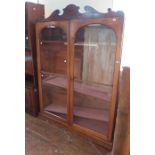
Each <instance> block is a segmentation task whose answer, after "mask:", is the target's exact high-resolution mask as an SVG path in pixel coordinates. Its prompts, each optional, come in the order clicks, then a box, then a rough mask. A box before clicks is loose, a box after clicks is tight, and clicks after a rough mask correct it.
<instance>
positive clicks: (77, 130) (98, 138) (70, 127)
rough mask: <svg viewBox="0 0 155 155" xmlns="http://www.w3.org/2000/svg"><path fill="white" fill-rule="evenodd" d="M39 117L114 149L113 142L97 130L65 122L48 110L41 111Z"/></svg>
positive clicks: (108, 148)
mask: <svg viewBox="0 0 155 155" xmlns="http://www.w3.org/2000/svg"><path fill="white" fill-rule="evenodd" d="M39 118H40V119H42V120H44V121H47V122H49V123H56V124H58V125H60V126H61V127H65V128H67V129H68V130H70V131H71V132H75V133H77V134H80V135H81V136H84V137H85V138H88V139H89V140H91V141H93V142H95V143H96V144H98V145H100V146H103V147H104V148H106V149H107V150H111V149H112V144H113V143H112V142H109V141H107V140H106V136H104V135H102V134H98V133H96V132H93V131H91V130H89V129H86V128H83V127H80V126H78V125H75V124H73V125H69V124H68V123H67V121H66V122H65V121H64V120H61V119H58V118H56V117H55V116H52V115H50V114H48V113H46V112H41V113H39Z"/></svg>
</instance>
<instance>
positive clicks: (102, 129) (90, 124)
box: [73, 117, 108, 134]
mask: <svg viewBox="0 0 155 155" xmlns="http://www.w3.org/2000/svg"><path fill="white" fill-rule="evenodd" d="M73 122H74V124H77V125H79V126H80V127H84V128H87V129H91V130H94V131H96V132H99V133H102V134H106V133H107V132H108V122H104V121H99V120H93V119H87V118H82V117H74V120H73Z"/></svg>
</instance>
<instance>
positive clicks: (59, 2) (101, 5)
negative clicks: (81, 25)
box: [38, 0, 113, 17]
mask: <svg viewBox="0 0 155 155" xmlns="http://www.w3.org/2000/svg"><path fill="white" fill-rule="evenodd" d="M38 1H39V3H41V4H44V5H45V17H48V16H49V15H50V14H51V13H52V12H53V11H54V10H56V9H59V10H60V11H61V13H62V9H63V8H65V7H66V6H67V5H68V4H75V5H77V6H80V8H83V7H84V6H85V5H90V6H92V7H93V8H95V9H97V10H98V11H101V12H106V11H107V8H112V6H113V0H38ZM80 12H83V9H80Z"/></svg>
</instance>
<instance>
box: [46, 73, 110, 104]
mask: <svg viewBox="0 0 155 155" xmlns="http://www.w3.org/2000/svg"><path fill="white" fill-rule="evenodd" d="M43 84H49V85H55V86H58V87H62V88H67V78H65V77H63V76H58V75H54V74H53V75H52V74H51V75H49V76H48V77H47V78H45V79H43ZM74 91H75V92H77V93H81V94H83V95H89V96H92V97H96V98H99V99H102V100H104V101H107V102H110V100H111V93H110V92H111V88H109V87H108V86H104V87H102V88H101V87H98V86H97V85H89V84H86V83H82V82H80V81H77V80H74Z"/></svg>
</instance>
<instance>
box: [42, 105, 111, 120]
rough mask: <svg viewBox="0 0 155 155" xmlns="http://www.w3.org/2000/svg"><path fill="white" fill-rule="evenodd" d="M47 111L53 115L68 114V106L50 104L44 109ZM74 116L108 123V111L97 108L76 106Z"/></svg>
mask: <svg viewBox="0 0 155 155" xmlns="http://www.w3.org/2000/svg"><path fill="white" fill-rule="evenodd" d="M44 110H45V111H48V112H53V113H61V114H66V113H67V106H65V105H60V104H59V105H58V104H50V105H48V106H46V107H45V108H44ZM73 111H74V116H77V117H81V118H86V119H92V120H97V121H105V122H108V120H109V119H108V114H109V113H108V110H103V109H97V108H88V107H81V106H74V109H73Z"/></svg>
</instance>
